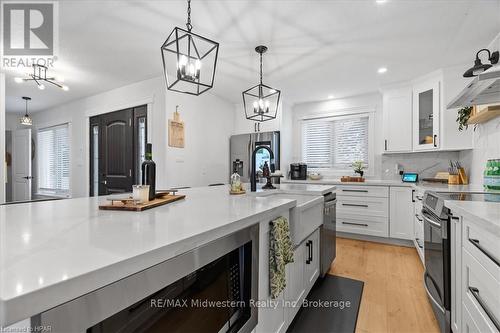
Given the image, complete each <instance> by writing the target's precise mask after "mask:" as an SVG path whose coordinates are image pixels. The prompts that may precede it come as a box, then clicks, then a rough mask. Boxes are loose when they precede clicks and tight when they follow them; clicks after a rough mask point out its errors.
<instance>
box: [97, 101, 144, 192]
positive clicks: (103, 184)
mask: <svg viewBox="0 0 500 333" xmlns="http://www.w3.org/2000/svg"><path fill="white" fill-rule="evenodd" d="M145 118H146V106H141V107H136V108H130V109H125V110H121V111H116V112H111V113H106V114H103V115H99V116H95V117H92V118H91V119H90V146H91V149H90V161H91V163H90V195H91V196H94V195H106V194H114V193H124V192H131V191H132V185H133V184H138V183H139V182H138V179H137V178H138V172H137V169H138V167H139V166H140V163H141V162H142V161H141V157H140V152H141V150H142V148H143V147H145V144H146V142H145V141H146V132H145V127H144V126H145V123H146V121H145ZM139 121H141V125H142V128H143V132H142V133H139V132H138V129H139V128H138V126H139V125H138V123H139ZM139 141H141V142H139Z"/></svg>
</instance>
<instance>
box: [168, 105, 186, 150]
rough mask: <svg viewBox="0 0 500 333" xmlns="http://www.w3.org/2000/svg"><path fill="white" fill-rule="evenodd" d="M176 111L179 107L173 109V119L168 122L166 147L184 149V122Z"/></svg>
mask: <svg viewBox="0 0 500 333" xmlns="http://www.w3.org/2000/svg"><path fill="white" fill-rule="evenodd" d="M178 109H179V105H177V106H176V107H175V112H174V119H169V120H168V145H169V146H170V147H176V148H184V122H183V121H182V120H181V115H180V113H179V111H178Z"/></svg>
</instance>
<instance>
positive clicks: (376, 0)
mask: <svg viewBox="0 0 500 333" xmlns="http://www.w3.org/2000/svg"><path fill="white" fill-rule="evenodd" d="M375 2H376V3H379V4H380V3H386V2H387V0H375Z"/></svg>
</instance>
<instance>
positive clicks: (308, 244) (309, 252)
mask: <svg viewBox="0 0 500 333" xmlns="http://www.w3.org/2000/svg"><path fill="white" fill-rule="evenodd" d="M309 242H310V241H307V243H306V246H307V259H306V264H308V265H309V264H310V263H311V244H310V243H309Z"/></svg>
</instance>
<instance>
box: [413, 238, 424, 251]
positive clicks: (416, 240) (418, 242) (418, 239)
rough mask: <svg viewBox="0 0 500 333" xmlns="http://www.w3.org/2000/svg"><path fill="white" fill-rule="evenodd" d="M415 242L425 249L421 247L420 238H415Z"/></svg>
mask: <svg viewBox="0 0 500 333" xmlns="http://www.w3.org/2000/svg"><path fill="white" fill-rule="evenodd" d="M415 242H417V245H418V247H419V248H421V249H423V248H424V247H423V246H422V245H420V238H415Z"/></svg>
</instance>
